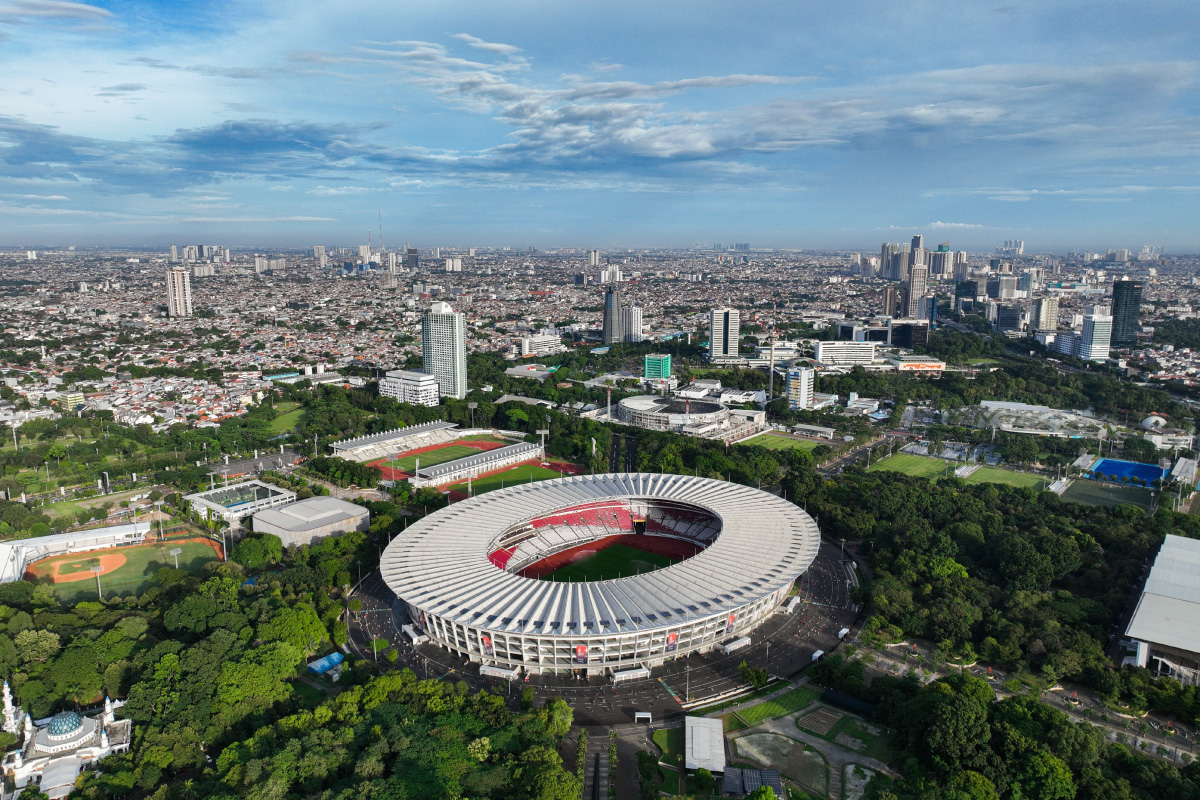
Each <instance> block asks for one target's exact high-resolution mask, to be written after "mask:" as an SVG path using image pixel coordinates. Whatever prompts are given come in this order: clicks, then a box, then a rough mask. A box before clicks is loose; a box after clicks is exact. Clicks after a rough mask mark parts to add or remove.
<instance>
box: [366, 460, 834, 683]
mask: <svg viewBox="0 0 1200 800" xmlns="http://www.w3.org/2000/svg"><path fill="white" fill-rule="evenodd" d="M624 535H638V536H646V537H651V538H653V537H666V538H668V539H676V540H683V541H686V542H690V543H693V544H695V545H698V546H700V547H702V548H703V549H702V550H701V551H700V552H699V553H698V554H696V555H694V556H692V557H691V558H687V559H686V560H683V561H680V562H678V563H675V564H672V565H671V566H668V567H664V568H662V569H659V570H655V571H653V572H646V573H642V574H639V575H633V576H630V577H620V578H617V579H615V580H612V579H610V580H598V581H587V582H580V583H561V582H555V581H551V580H539V579H536V578H525V577H522V576H521V575H519V574H518V573H519V572H520V571H521V570H523V569H525V568H527V567H529V566H531V565H533V564H535V563H537V562H539V561H542V560H543V559H546V558H548V557H551V556H554V555H555V554H561V553H565V552H566V551H572V550H576V551H577V550H578V549H580V548H581V546H586V545H588V544H589V543H592V542H598V541H599V540H601V539H607V538H609V537H612V536H624ZM819 547H820V533H819V531H818V529H817V525H816V523H815V522H814V521H813V519H812V518H811V517H810V516H809V515H808V514H806V513H805V512H804V511H802V510H801V509H799V508H797V507H796V506H794V505H793V504H791V503H789V502H787V501H785V500H783V499H781V498H779V497H776V496H775V495H771V494H768V493H766V492H762V491H759V490H757V489H752V488H749V487H746V486H740V485H737V484H731V483H726V482H724V481H718V480H713V479H710V478H698V477H693V476H687V475H651V474H608V475H581V476H575V477H570V478H562V479H557V480H553V479H552V480H548V481H543V482H541V483H537V484H523V485H520V486H513V487H509V488H507V489H502V490H499V491H494V492H490V493H488V494H486V495H482V496H480V497H476V498H472V499H470V500H464V501H461V502H458V503H455V504H453V505H451V506H449V507H448V508H446V509H443V510H441V511H439V512H437V513H436V514H433V515H431V516H429V517H427V518H425V519H423V520H421V521H420V522H418V523H416V524H414V525H410V526H409V527H408V529H407V530H406V531H405V532H404V533H402V534H400V535H398V536H396V538H395V539H393V541H392V542H391V544H390V545H389V546H388V548H387V550H386V551H385V552H384V555H383V560H382V563H381V571H382V574H383V579H384V581H385V582H386V583H387V584H388V586H389V587H390V588H391V589H392V590H393V591H394V592H395V593H396V596H397V597H398V598H399V599H398V600H397V609H396V610H397V613H398V615H399V616H401V617H405V616H406V617H407V619H408V620H409V623H408V626H406V627H408V629H409V630H410V631H412V632H414V633H417V634H418V635H422V636H427V637H429V638H430V639H431V640H432V641H434V642H435V643H437V644H438V645H440V646H442V647H444V648H446V649H448V650H450V651H451V652H453V653H455V654H456V655H458V656H459V657H465V658H467V659H469V660H471V661H473V662H476V663H479V664H481V665H482V666H481V669H488V670H492V671H493V672H491V673H489V674H495V672H496V671H507V672H508V673H509V674H510V675H511V676H515V675H516V674H518V673H520V672H522V671H523V672H525V673H526V674H543V673H569V672H575V673H580V674H588V675H603V674H606V673H610V672H611V673H614V674H617V673H620V672H622V671H628V670H635V669H641V670H644V669H649V668H653V667H655V666H659V665H661V664H663V663H664V662H665V661H667V660H670V659H672V658H677V657H679V656H683V655H686V654H688V653H691V652H702V653H703V652H708V651H710V650H714V649H717V648H718V647H720V646H721V645H722V644H723V643H728V642H733V641H736V640H738V639H741V638H743V637H746V636H748V635H749V634H750V633H751V632H752V631H753V630H754V629H755V628H757V627H758V626H759V625H760V624H762V622H764V621H765V620H766V619H767V618H768V617H769V616H770V615H771V614H772V613H774V612H775V611H776V609H777V608H778V607H779V606H780V604H781V603H783V602H784V601H785V600H786V599H787V598H788V596H789V595H790V594H791V589H792V586H793V584H794V582H795V581H796V579H797V578H798V577H800V575H802V574H803V573H804V572H805V570H807V569H808V567H809V565H810V564H811V563H812V561H813V559H814V558H816V555H817V550H818V549H819ZM583 549H586V547H584V548H583Z"/></svg>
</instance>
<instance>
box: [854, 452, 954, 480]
mask: <svg viewBox="0 0 1200 800" xmlns="http://www.w3.org/2000/svg"><path fill="white" fill-rule="evenodd" d="M947 463H948V462H945V461H943V460H941V459H940V458H930V457H928V456H914V455H909V454H908V453H896V454H895V455H892V456H888V457H887V458H885V459H882V460H880V461H876V462H875V463H874V464H872V465H871V470H872V471H874V470H877V469H886V470H891V471H892V472H903V473H904V474H905V475H912V476H914V477H917V478H937V477H940V476H942V475H945V474H946V467H947Z"/></svg>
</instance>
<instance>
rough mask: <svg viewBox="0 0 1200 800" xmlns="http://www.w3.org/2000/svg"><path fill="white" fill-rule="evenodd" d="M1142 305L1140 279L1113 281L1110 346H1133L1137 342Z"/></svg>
mask: <svg viewBox="0 0 1200 800" xmlns="http://www.w3.org/2000/svg"><path fill="white" fill-rule="evenodd" d="M1141 307H1142V282H1141V281H1131V280H1123V281H1113V304H1112V316H1113V323H1112V346H1113V347H1133V346H1134V345H1136V344H1137V334H1138V329H1139V328H1140V327H1141V322H1140V320H1139V317H1140V314H1141Z"/></svg>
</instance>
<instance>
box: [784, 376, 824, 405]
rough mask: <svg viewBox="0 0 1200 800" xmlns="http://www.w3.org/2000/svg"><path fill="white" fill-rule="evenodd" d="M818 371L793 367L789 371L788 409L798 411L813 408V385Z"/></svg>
mask: <svg viewBox="0 0 1200 800" xmlns="http://www.w3.org/2000/svg"><path fill="white" fill-rule="evenodd" d="M816 374H817V372H816V370H814V369H813V368H812V367H792V368H790V369H789V370H788V371H787V399H788V407H789V408H792V409H796V410H801V409H805V408H812V406H813V384H814V383H815V377H816Z"/></svg>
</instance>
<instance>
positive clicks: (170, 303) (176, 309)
mask: <svg viewBox="0 0 1200 800" xmlns="http://www.w3.org/2000/svg"><path fill="white" fill-rule="evenodd" d="M191 315H192V273H190V272H188V271H187V270H186V269H184V268H183V267H172V268H171V269H168V270H167V316H171V317H190V316H191Z"/></svg>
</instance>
